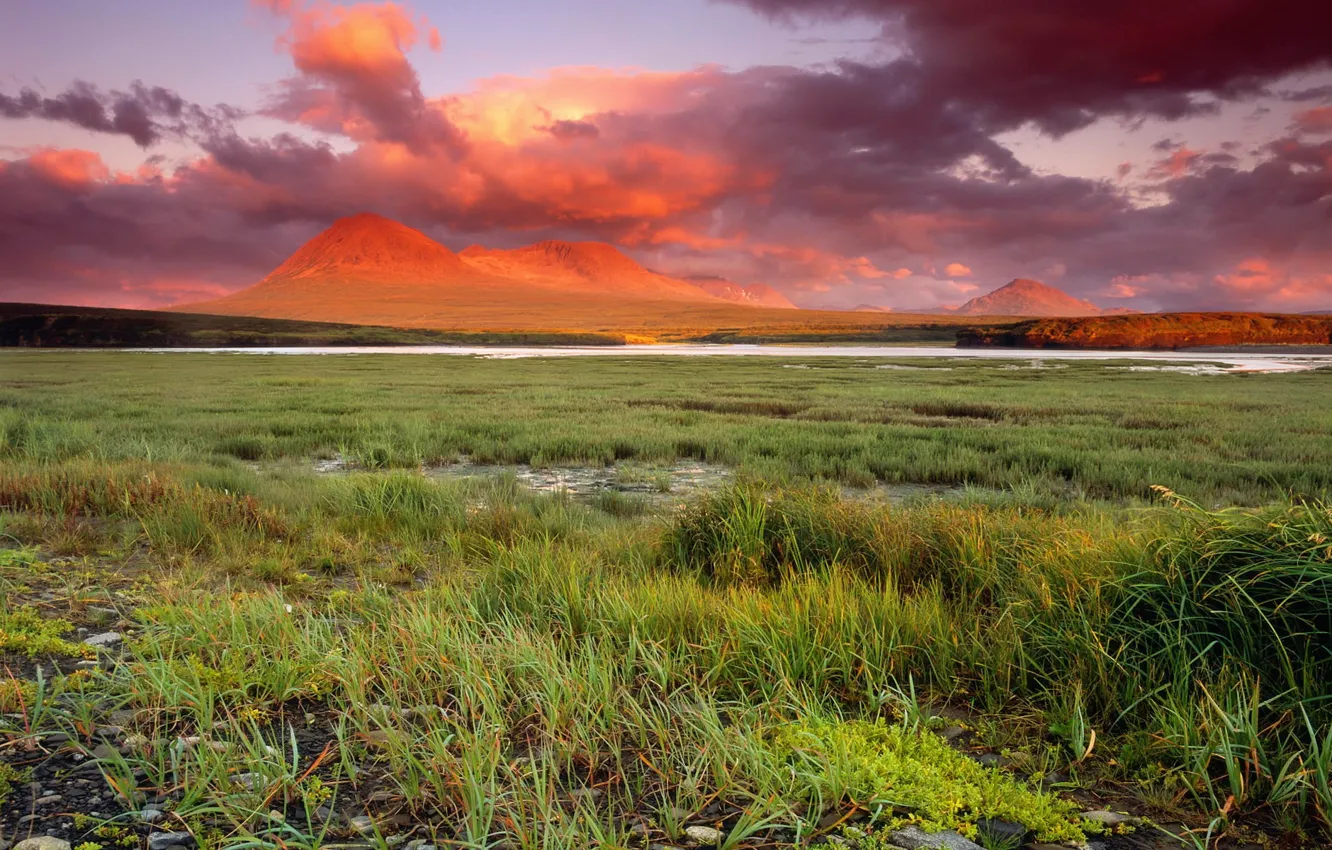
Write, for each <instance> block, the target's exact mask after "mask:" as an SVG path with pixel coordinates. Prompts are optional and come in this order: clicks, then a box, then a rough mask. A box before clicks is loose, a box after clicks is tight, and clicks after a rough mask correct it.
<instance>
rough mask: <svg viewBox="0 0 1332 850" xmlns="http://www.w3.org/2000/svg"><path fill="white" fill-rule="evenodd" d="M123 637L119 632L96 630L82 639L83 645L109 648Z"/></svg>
mask: <svg viewBox="0 0 1332 850" xmlns="http://www.w3.org/2000/svg"><path fill="white" fill-rule="evenodd" d="M124 639H125V637H124V635H122V634H121V633H120V632H98V633H97V634H95V635H89V636H88V637H86V638H84V639H83V643H84V645H85V646H95V647H97V648H99V649H110V648H111V647H113V646H115V645H117V644H119V643H120V642H121V641H122V640H124Z"/></svg>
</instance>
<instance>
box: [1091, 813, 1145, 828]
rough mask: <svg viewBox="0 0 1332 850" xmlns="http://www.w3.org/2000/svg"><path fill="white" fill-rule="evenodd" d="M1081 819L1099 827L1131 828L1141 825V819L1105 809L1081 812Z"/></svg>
mask: <svg viewBox="0 0 1332 850" xmlns="http://www.w3.org/2000/svg"><path fill="white" fill-rule="evenodd" d="M1082 817H1083V818H1084V819H1085V820H1089V821H1091V822H1092V823H1099V824H1100V825H1101V826H1108V827H1116V826H1133V825H1135V824H1139V823H1142V818H1138V817H1134V816H1133V815H1128V814H1123V813H1122V812H1112V811H1109V810H1107V809H1092V810H1091V811H1089V812H1083V813H1082Z"/></svg>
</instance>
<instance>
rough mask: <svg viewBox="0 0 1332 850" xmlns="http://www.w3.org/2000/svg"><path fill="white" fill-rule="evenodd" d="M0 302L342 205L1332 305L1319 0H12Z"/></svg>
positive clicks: (868, 295)
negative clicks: (1078, 0) (337, 0)
mask: <svg viewBox="0 0 1332 850" xmlns="http://www.w3.org/2000/svg"><path fill="white" fill-rule="evenodd" d="M0 19H3V20H4V22H5V26H3V27H0V300H6V301H35V302H42V303H78V304H94V305H102V306H120V307H149V308H151V307H157V306H164V305H168V304H173V303H182V302H190V301H199V300H205V299H208V298H213V297H217V296H220V295H223V294H226V293H228V292H232V291H235V290H237V289H240V288H243V287H245V286H249V285H252V284H253V283H256V282H257V281H258V280H259V279H261V278H262V277H263V276H264V275H265V274H266V273H267V272H268V271H270V270H271V269H272V268H274V267H275V266H277V265H278V264H279V263H280V262H281V261H282V260H283V259H284V258H285V257H286V256H287V255H288V254H290V253H291V252H292V251H294V250H295V249H296V248H297V247H298V246H299V245H300V244H301V243H302V242H303V241H305V240H306V239H308V238H310V237H312V236H314V235H315V234H317V233H318V232H319V231H320V230H322V229H323V228H325V227H327V226H328V225H329V224H331V223H332V222H333V221H334V220H336V219H337V218H339V217H341V216H345V215H352V214H355V213H358V212H362V211H373V212H378V213H381V214H383V215H386V216H389V217H392V218H395V219H397V220H399V221H402V222H404V223H406V224H409V225H411V226H413V227H416V228H418V229H420V230H422V231H423V232H425V233H427V234H429V235H430V236H432V237H434V238H436V239H438V240H439V241H441V242H443V243H444V244H446V245H448V246H449V247H451V248H454V249H455V250H459V249H462V248H463V247H466V246H467V245H470V244H473V243H480V244H483V245H487V246H490V247H515V246H518V245H522V244H527V243H530V242H535V241H538V240H542V239H551V238H556V239H569V240H597V241H606V242H611V243H614V244H616V245H618V246H619V247H620V248H621V249H622V250H624V251H625V252H626V253H628V254H630V255H631V256H633V257H634V258H636V259H638V260H639V261H640V262H642V263H644V264H645V265H647V266H648V267H650V268H652V269H654V270H657V271H661V272H665V273H669V274H676V275H717V276H722V277H727V278H730V279H732V280H734V281H736V282H739V283H742V284H752V283H766V284H769V285H771V286H773V287H775V288H777V289H779V290H781V291H782V292H783V293H785V294H786V295H787V296H788V297H789V298H790V299H791V300H792V301H794V302H795V303H797V304H798V305H800V306H806V307H852V306H856V305H862V304H869V305H874V306H880V307H889V308H893V309H899V310H920V309H930V308H934V307H939V306H949V305H956V304H959V303H961V302H963V301H965V300H967V299H968V298H971V297H973V296H975V295H978V294H983V293H984V292H986V291H989V290H990V289H993V288H995V287H997V286H999V285H1002V284H1003V283H1005V282H1007V281H1008V280H1010V279H1012V278H1015V277H1028V278H1035V279H1038V280H1042V281H1044V282H1046V283H1049V284H1051V285H1054V286H1058V287H1060V288H1062V289H1064V290H1065V291H1068V292H1070V293H1072V294H1074V295H1077V296H1079V297H1083V298H1088V299H1090V300H1092V301H1095V302H1096V303H1098V304H1101V305H1102V306H1105V307H1127V308H1133V309H1139V310H1148V311H1153V310H1186V309H1237V310H1282V311H1292V312H1299V311H1308V310H1332V39H1329V38H1327V36H1326V34H1327V33H1328V32H1332V4H1329V3H1312V2H1308V0H1266V1H1265V2H1263V3H1255V2H1253V0H1172V2H1170V3H1161V2H1159V0H1104V1H1103V2H1098V3H1096V4H1091V5H1088V4H1081V3H1068V2H1065V0H563V2H560V3H550V2H544V0H543V1H542V2H538V0H487V2H485V3H477V2H462V1H461V0H451V2H415V3H401V2H400V3H374V2H342V3H334V2H330V0H255V2H246V1H245V0H217V2H209V3H179V2H174V0H121V1H120V2H117V3H114V4H113V3H105V2H102V1H101V0H0Z"/></svg>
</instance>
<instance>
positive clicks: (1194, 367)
mask: <svg viewBox="0 0 1332 850" xmlns="http://www.w3.org/2000/svg"><path fill="white" fill-rule="evenodd" d="M131 350H134V351H149V352H155V353H162V354H189V353H195V354H198V353H209V354H278V355H281V354H287V355H298V354H304V355H314V354H325V355H343V356H349V355H364V354H436V355H455V356H457V355H468V356H473V357H483V358H487V359H495V360H506V359H514V358H521V357H705V356H722V357H784V358H787V359H797V358H802V357H851V358H860V359H864V358H870V357H893V358H929V359H935V360H939V359H956V360H1006V361H1028V362H1031V361H1037V362H1032V365H1033V366H1038V363H1046V362H1048V361H1061V360H1131V361H1134V362H1135V365H1134V366H1125V367H1120V368H1126V369H1132V370H1133V371H1171V372H1176V371H1177V372H1192V373H1197V374H1217V373H1221V372H1302V371H1305V370H1308V369H1317V368H1319V367H1324V366H1332V353H1326V354H1323V353H1320V354H1307V353H1299V354H1280V353H1266V352H1265V353H1254V354H1250V353H1242V354H1236V353H1222V352H1212V351H1205V352H1204V351H1198V352H1187V351H1059V350H1050V349H1040V350H1035V349H1020V348H947V347H943V346H934V347H928V346H918V347H912V346H887V345H694V344H681V345H618V346H568V347H543V346H474V345H415V346H326V347H301V348H141V349H131Z"/></svg>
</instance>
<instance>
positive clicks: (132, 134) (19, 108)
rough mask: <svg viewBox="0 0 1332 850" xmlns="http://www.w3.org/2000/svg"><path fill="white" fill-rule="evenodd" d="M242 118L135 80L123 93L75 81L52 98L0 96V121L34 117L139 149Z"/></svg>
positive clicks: (231, 111)
mask: <svg viewBox="0 0 1332 850" xmlns="http://www.w3.org/2000/svg"><path fill="white" fill-rule="evenodd" d="M242 114H243V113H242V112H241V110H239V109H236V108H234V107H229V106H217V107H213V108H211V109H206V108H204V107H202V106H199V105H198V104H194V103H190V102H188V101H186V100H185V99H184V98H183V97H181V96H180V95H179V94H177V93H176V92H174V91H171V90H170V89H166V88H162V87H161V86H152V87H149V86H145V85H144V84H143V83H141V82H139V81H137V80H136V81H135V82H134V83H133V84H131V85H130V90H129V91H127V92H122V91H102V90H101V89H99V88H98V87H97V86H95V85H93V84H92V83H88V82H83V81H76V82H75V83H74V84H73V85H71V86H70V87H69V88H68V89H67V90H66V91H64V92H61V93H60V94H58V95H55V96H54V97H46V96H44V95H42V94H40V93H39V92H37V91H35V90H33V89H30V88H25V89H23V90H21V91H20V92H19V93H18V94H17V95H6V94H0V117H4V118H39V119H43V120H46V121H57V122H60V123H65V124H72V125H74V126H76V127H82V128H83V129H85V130H91V131H93V132H95V133H108V134H112V135H120V136H127V137H129V138H130V139H132V140H133V141H134V143H135V144H136V145H138V146H139V147H141V148H147V147H151V146H152V145H155V144H157V143H158V142H160V141H161V140H162V139H163V138H164V137H175V138H180V137H186V136H192V135H196V134H201V133H208V132H214V131H215V130H216V129H217V128H218V127H220V126H225V125H228V124H230V123H231V122H233V121H235V120H236V119H238V118H240V117H241V116H242Z"/></svg>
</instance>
